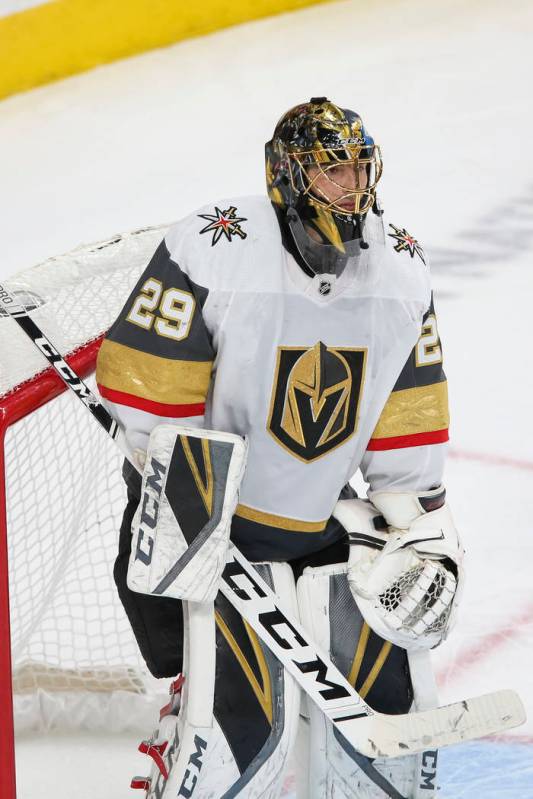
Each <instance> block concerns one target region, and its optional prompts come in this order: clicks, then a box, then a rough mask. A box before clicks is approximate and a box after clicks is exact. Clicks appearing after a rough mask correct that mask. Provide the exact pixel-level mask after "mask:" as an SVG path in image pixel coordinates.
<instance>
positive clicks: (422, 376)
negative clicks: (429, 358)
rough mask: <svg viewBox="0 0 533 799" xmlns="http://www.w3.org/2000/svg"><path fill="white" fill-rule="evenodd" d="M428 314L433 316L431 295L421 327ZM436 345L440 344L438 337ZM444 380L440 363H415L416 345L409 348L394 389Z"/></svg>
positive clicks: (432, 383) (400, 389) (429, 384)
mask: <svg viewBox="0 0 533 799" xmlns="http://www.w3.org/2000/svg"><path fill="white" fill-rule="evenodd" d="M429 316H435V309H434V307H433V295H431V303H430V305H429V308H428V310H427V311H426V313H425V314H424V317H423V319H422V327H423V326H424V323H425V322H426V320H427V318H428V317H429ZM438 345H439V346H440V347H441V351H442V344H441V341H440V338H439V341H438ZM445 380H446V375H445V374H444V370H443V368H442V362H441V363H435V364H428V365H425V366H417V365H416V345H415V346H414V347H413V349H412V350H411V354H410V355H409V357H408V359H407V361H406V363H405V365H404V367H403V369H402V371H401V372H400V374H399V376H398V379H397V380H396V383H395V384H394V388H393V389H392V390H393V392H394V391H403V390H404V389H406V388H417V387H419V386H432V385H434V384H435V383H442V382H444V381H445Z"/></svg>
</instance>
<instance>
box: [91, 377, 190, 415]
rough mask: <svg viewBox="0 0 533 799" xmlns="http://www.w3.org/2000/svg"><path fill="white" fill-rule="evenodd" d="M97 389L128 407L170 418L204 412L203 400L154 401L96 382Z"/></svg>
mask: <svg viewBox="0 0 533 799" xmlns="http://www.w3.org/2000/svg"><path fill="white" fill-rule="evenodd" d="M98 391H99V392H100V394H101V395H102V397H105V399H108V400H111V402H116V403H117V404H118V405H127V406H128V407H129V408H137V410H139V411H146V412H147V413H153V414H155V415H156V416H168V417H169V418H172V419H177V418H181V417H183V416H203V415H204V413H205V402H197V403H194V404H191V405H170V404H167V403H166V402H154V401H153V400H147V399H143V398H142V397H135V396H134V395H133V394H126V392H124V391H115V390H114V389H112V388H106V387H105V386H101V385H100V383H98Z"/></svg>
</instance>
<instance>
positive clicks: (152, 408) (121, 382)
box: [96, 241, 215, 449]
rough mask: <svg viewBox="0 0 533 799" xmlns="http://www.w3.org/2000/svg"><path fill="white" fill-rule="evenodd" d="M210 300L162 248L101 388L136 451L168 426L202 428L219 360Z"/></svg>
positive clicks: (107, 345)
mask: <svg viewBox="0 0 533 799" xmlns="http://www.w3.org/2000/svg"><path fill="white" fill-rule="evenodd" d="M208 294H209V292H208V289H207V288H205V287H202V286H200V285H198V284H196V283H195V282H193V280H192V279H191V278H190V277H189V275H188V274H187V273H186V272H185V271H184V270H182V269H181V268H180V266H179V264H177V263H176V262H175V261H173V260H172V258H171V257H170V254H169V251H168V249H167V246H166V244H165V241H163V242H162V243H161V244H160V245H159V247H158V249H157V251H156V252H155V254H154V256H153V257H152V259H151V261H150V263H149V264H148V267H147V268H146V270H145V272H144V273H143V275H142V276H141V278H140V280H139V281H138V283H137V285H136V286H135V288H134V290H133V292H132V293H131V295H130V297H129V299H128V301H127V302H126V304H125V306H124V308H123V309H122V311H121V313H120V315H119V317H118V319H117V320H116V321H115V323H114V324H113V325H112V327H111V328H110V329H109V331H108V333H107V335H106V337H105V339H104V341H103V343H102V346H101V348H100V352H99V354H98V361H97V368H96V380H97V384H98V389H99V391H100V394H101V396H102V398H103V399H104V401H105V403H106V405H107V406H108V408H109V410H110V411H111V413H112V414H113V416H114V417H115V418H116V419H117V420H118V422H119V423H120V424H121V425H122V427H123V428H124V430H125V432H126V436H127V439H128V441H129V443H130V445H131V446H132V447H133V448H140V449H146V448H147V444H148V437H149V435H150V432H151V431H152V428H153V427H155V426H156V425H157V424H160V423H161V422H165V421H166V422H169V421H176V422H179V423H182V424H183V423H185V424H189V425H192V426H197V427H201V426H202V425H203V420H204V411H205V402H206V397H207V392H208V389H209V385H210V380H211V371H212V366H213V360H214V355H215V353H214V350H213V346H212V342H211V337H210V334H209V331H208V329H207V327H206V325H205V321H204V318H203V315H202V309H203V307H204V305H205V302H206V300H207V297H208Z"/></svg>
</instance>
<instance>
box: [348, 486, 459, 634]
mask: <svg viewBox="0 0 533 799" xmlns="http://www.w3.org/2000/svg"><path fill="white" fill-rule="evenodd" d="M370 497H371V502H368V501H363V500H360V499H350V500H343V501H340V502H338V503H337V505H336V507H335V511H334V516H335V517H336V518H337V519H338V520H339V521H340V522H341V524H342V525H343V526H344V527H345V528H346V529H347V530H348V532H349V538H350V555H349V561H348V581H349V584H350V588H351V591H352V594H353V595H354V598H355V600H356V602H357V605H358V607H359V609H360V610H361V613H362V614H363V616H364V618H365V621H366V622H367V624H368V625H369V626H370V627H371V628H372V629H373V630H374V632H376V633H377V634H378V635H380V636H382V637H383V638H385V639H387V640H388V641H391V642H392V643H394V644H396V645H397V646H400V647H403V648H404V649H410V650H415V649H430V648H433V647H435V646H438V644H440V643H441V642H442V641H443V640H444V639H445V638H446V636H447V635H448V632H449V630H450V629H451V626H452V624H453V620H454V616H455V612H456V609H457V605H458V603H459V599H460V594H461V592H462V587H463V569H462V560H463V548H462V546H461V543H460V541H459V537H458V534H457V530H456V529H455V525H454V523H453V519H452V516H451V513H450V510H449V508H448V506H447V505H446V504H444V497H445V492H444V490H443V489H442V487H441V488H438V489H434V490H432V491H427V492H423V493H414V492H409V493H407V492H406V493H394V492H387V491H378V492H375V493H371V494H370Z"/></svg>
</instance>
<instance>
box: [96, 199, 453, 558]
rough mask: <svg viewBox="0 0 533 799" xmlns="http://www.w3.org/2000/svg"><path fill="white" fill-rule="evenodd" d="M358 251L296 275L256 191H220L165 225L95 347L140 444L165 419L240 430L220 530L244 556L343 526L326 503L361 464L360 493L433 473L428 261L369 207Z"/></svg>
mask: <svg viewBox="0 0 533 799" xmlns="http://www.w3.org/2000/svg"><path fill="white" fill-rule="evenodd" d="M365 239H366V240H367V241H368V244H369V246H368V248H367V249H362V250H361V252H360V255H359V256H358V257H357V258H356V259H354V260H353V261H351V262H349V263H348V265H347V267H346V268H345V270H344V271H343V273H342V274H341V276H340V277H339V278H337V279H335V278H332V277H329V276H324V275H322V276H320V275H318V276H315V277H313V278H311V277H309V276H308V275H307V274H305V273H304V271H303V270H302V269H301V268H300V266H299V265H298V264H297V263H296V261H295V260H294V259H293V257H292V256H291V255H290V254H289V253H288V252H287V251H286V250H285V249H284V247H283V245H282V240H281V235H280V230H279V226H278V222H277V219H276V215H275V213H274V211H273V209H272V206H271V204H270V202H269V201H268V199H266V198H262V197H247V198H239V199H225V200H223V201H220V202H218V203H217V204H216V205H215V206H208V207H205V208H203V209H200V210H198V211H197V212H195V213H193V214H191V215H190V216H188V217H187V218H185V219H184V220H182V221H180V222H178V223H177V224H176V225H174V226H173V227H172V228H171V229H170V231H169V232H168V234H167V236H166V237H165V240H164V241H163V242H162V244H161V245H160V247H159V248H158V250H157V252H156V253H155V255H154V257H153V259H152V261H151V262H150V264H149V265H148V267H147V269H146V271H145V273H144V274H143V276H142V278H141V279H140V281H139V283H138V285H137V286H136V288H135V290H134V292H133V293H132V296H131V297H130V298H129V300H128V302H127V303H126V306H125V308H124V310H123V312H122V313H121V315H120V317H119V318H118V320H117V322H116V323H115V324H114V325H113V327H112V328H111V330H110V331H109V333H108V336H107V338H106V340H105V341H104V344H103V345H102V348H101V352H100V356H99V363H98V372H97V379H98V384H99V387H100V392H101V394H102V397H103V398H104V399H105V401H106V402H107V403H108V405H109V407H110V409H111V410H112V412H113V413H114V415H115V416H116V417H117V418H118V419H119V421H120V422H121V423H122V424H123V426H124V427H125V428H126V431H127V434H128V436H129V439H130V441H131V443H132V444H133V445H134V446H135V447H142V448H143V449H146V442H147V436H148V435H149V433H150V431H151V429H152V428H153V427H154V425H156V424H157V423H159V422H160V421H162V420H164V421H167V422H168V420H169V419H175V420H176V421H178V422H180V423H183V422H185V423H189V424H194V425H203V426H205V427H208V428H210V429H215V430H223V431H229V432H233V433H238V434H240V435H242V436H246V437H247V438H248V441H249V457H248V465H247V469H246V473H245V476H244V479H243V482H242V485H241V491H240V501H239V506H238V508H237V512H236V514H235V518H234V524H233V529H232V535H233V537H234V539H235V541H236V543H237V544H238V545H239V546H240V547H241V548H242V549H243V551H244V552H245V554H247V555H248V556H249V557H250V558H252V559H255V560H263V559H265V560H283V559H290V558H293V557H298V556H302V555H305V554H307V553H308V552H312V551H316V550H318V549H321V548H323V547H325V546H326V545H328V544H329V543H331V542H333V541H335V540H336V539H338V538H339V537H340V535H342V531H341V530H340V529H339V526H338V524H336V523H335V522H334V520H331V519H330V517H331V513H332V510H333V507H334V505H335V503H336V501H337V499H338V497H339V495H340V492H341V491H342V489H343V486H345V484H346V483H347V482H348V481H349V480H350V478H351V477H352V476H353V475H354V473H355V472H356V471H357V469H358V468H360V467H361V468H362V469H363V473H364V476H365V477H366V479H368V480H369V481H370V483H371V487H372V488H382V487H385V486H387V487H396V488H397V489H398V490H406V489H414V490H416V489H427V488H429V487H430V486H433V485H438V484H439V483H440V480H441V477H442V463H443V449H444V442H445V441H446V440H447V428H448V418H447V399H446V382H445V379H444V374H443V372H442V364H441V361H442V353H441V349H440V342H439V339H438V333H437V330H436V322H435V317H434V313H433V308H432V303H431V290H430V281H429V273H428V267H427V264H426V263H425V256H424V253H423V251H422V249H421V247H420V245H419V244H418V242H417V241H416V240H415V239H413V237H412V236H410V235H409V234H408V233H407V232H406V231H405V229H403V228H400V227H397V226H394V225H390V224H388V223H387V221H385V220H384V219H383V218H382V217H381V216H378V215H376V214H374V213H369V214H368V218H367V222H366V225H365Z"/></svg>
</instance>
